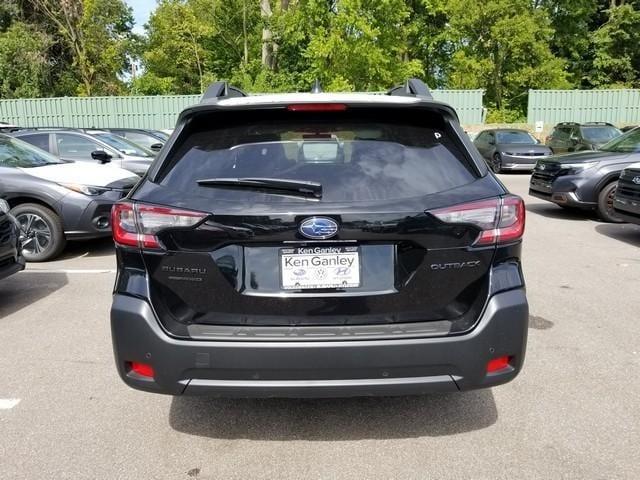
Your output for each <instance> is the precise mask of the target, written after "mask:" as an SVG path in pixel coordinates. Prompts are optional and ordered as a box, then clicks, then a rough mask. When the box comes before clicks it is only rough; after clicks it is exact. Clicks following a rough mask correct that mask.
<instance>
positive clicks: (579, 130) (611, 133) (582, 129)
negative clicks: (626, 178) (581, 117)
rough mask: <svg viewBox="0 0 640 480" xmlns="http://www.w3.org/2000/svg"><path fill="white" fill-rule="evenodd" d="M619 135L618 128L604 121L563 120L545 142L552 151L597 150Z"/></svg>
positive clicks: (620, 133)
mask: <svg viewBox="0 0 640 480" xmlns="http://www.w3.org/2000/svg"><path fill="white" fill-rule="evenodd" d="M620 135H622V132H621V131H620V130H619V129H617V128H616V127H615V126H614V125H612V124H610V123H606V122H587V123H574V122H564V123H559V124H558V125H556V126H555V127H554V129H553V131H552V132H551V135H549V136H548V137H547V141H546V144H547V146H548V147H549V148H551V150H552V151H553V153H567V152H581V151H583V150H598V149H599V148H600V147H601V146H602V145H604V144H605V143H607V142H610V141H611V140H613V139H614V138H616V137H618V136H620Z"/></svg>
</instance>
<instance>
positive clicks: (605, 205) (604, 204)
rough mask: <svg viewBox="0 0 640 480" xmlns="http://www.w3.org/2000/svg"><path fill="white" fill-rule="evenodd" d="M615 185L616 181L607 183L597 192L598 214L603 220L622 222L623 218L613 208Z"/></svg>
mask: <svg viewBox="0 0 640 480" xmlns="http://www.w3.org/2000/svg"><path fill="white" fill-rule="evenodd" d="M617 186H618V182H617V181H615V182H611V183H608V184H607V185H605V187H604V188H603V189H602V190H600V193H599V194H598V208H597V210H598V215H599V216H600V218H601V219H602V220H604V221H605V222H610V223H624V220H622V218H620V217H619V216H618V215H616V213H615V211H614V210H613V197H614V195H615V194H616V187H617Z"/></svg>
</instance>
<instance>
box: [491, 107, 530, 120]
mask: <svg viewBox="0 0 640 480" xmlns="http://www.w3.org/2000/svg"><path fill="white" fill-rule="evenodd" d="M485 121H486V122H487V123H525V122H526V121H527V116H526V115H525V114H524V113H523V112H522V110H512V109H508V108H503V109H501V110H497V109H495V108H491V109H489V112H488V113H487V118H486V119H485Z"/></svg>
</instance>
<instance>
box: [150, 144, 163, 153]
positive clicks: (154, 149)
mask: <svg viewBox="0 0 640 480" xmlns="http://www.w3.org/2000/svg"><path fill="white" fill-rule="evenodd" d="M162 145H163V144H162V143H154V144H153V145H151V146H150V147H149V148H150V149H151V150H153V151H154V152H159V151H160V149H161V148H162Z"/></svg>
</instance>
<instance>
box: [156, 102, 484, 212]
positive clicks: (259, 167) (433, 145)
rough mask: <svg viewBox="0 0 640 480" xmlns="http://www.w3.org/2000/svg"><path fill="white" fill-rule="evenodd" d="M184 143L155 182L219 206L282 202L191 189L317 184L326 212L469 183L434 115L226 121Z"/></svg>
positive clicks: (204, 125) (195, 131)
mask: <svg viewBox="0 0 640 480" xmlns="http://www.w3.org/2000/svg"><path fill="white" fill-rule="evenodd" d="M414 117H415V118H414ZM215 121H217V122H220V121H224V124H223V125H218V124H216V123H214V122H215ZM182 137H183V138H184V141H183V143H182V144H181V145H180V146H179V147H178V149H177V150H176V151H175V153H174V154H173V155H172V156H171V157H170V159H169V160H168V163H167V164H166V165H165V166H164V168H163V169H162V170H161V171H160V174H159V176H158V177H156V181H159V182H160V183H161V184H162V185H165V186H168V187H171V188H172V189H175V190H182V191H185V192H193V191H194V189H197V191H198V194H199V195H200V194H201V195H207V196H209V197H211V198H215V199H219V200H229V201H242V200H245V201H246V200H247V198H253V199H255V200H256V201H261V202H278V201H283V198H282V196H281V195H273V194H267V193H265V192H257V191H250V190H242V191H240V190H236V189H226V188H219V187H212V186H199V185H198V180H205V179H211V178H247V177H250V178H251V177H253V178H255V177H258V178H277V179H287V180H302V181H313V182H318V183H320V184H321V185H322V198H321V200H320V201H321V202H323V203H327V202H359V201H378V200H393V199H402V198H410V197H418V196H424V195H428V194H432V193H437V192H441V191H444V190H449V189H452V188H455V187H459V186H461V185H465V184H468V183H470V182H472V181H473V180H474V179H475V178H476V175H477V174H476V173H474V172H475V170H474V168H473V167H472V166H471V163H470V160H469V159H468V157H467V156H466V155H465V154H464V153H463V148H464V147H463V146H462V145H461V144H460V143H459V140H457V137H455V136H454V133H453V132H452V131H450V127H449V126H447V125H445V122H444V121H443V119H442V116H440V115H437V114H434V113H431V112H428V111H422V112H421V113H420V114H418V112H409V113H408V112H407V110H400V111H395V110H391V111H389V110H385V111H377V110H374V109H372V110H366V113H365V112H363V111H362V110H360V111H359V112H358V111H347V112H340V113H315V114H313V113H308V112H306V113H301V112H287V111H274V110H268V111H264V110H263V111H253V112H246V111H245V112H225V113H223V114H218V115H209V116H207V117H203V118H202V117H201V118H200V119H196V120H195V121H194V122H193V123H192V127H191V131H190V133H188V134H186V135H184V134H183V135H182ZM287 200H291V199H290V198H288V199H287ZM300 201H304V199H300Z"/></svg>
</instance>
